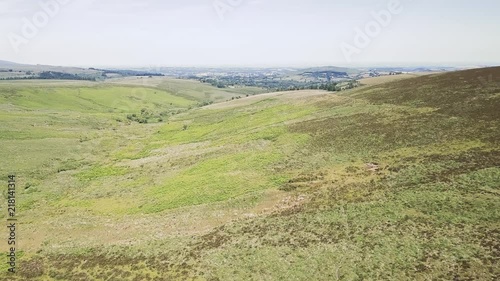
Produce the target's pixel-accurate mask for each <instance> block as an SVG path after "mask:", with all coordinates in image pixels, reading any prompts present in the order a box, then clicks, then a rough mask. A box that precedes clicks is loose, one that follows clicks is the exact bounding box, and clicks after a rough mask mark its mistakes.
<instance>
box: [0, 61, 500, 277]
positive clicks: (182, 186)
mask: <svg viewBox="0 0 500 281" xmlns="http://www.w3.org/2000/svg"><path fill="white" fill-rule="evenodd" d="M156 79H158V81H154V80H156ZM137 83H139V84H137ZM193 83H195V82H192V81H187V82H186V81H180V80H176V81H172V80H167V81H165V80H164V79H160V78H152V80H147V84H144V83H143V82H138V81H128V82H124V81H122V82H119V81H115V82H114V83H107V84H92V83H90V84H89V83H82V84H80V85H78V84H67V83H66V84H61V85H59V86H58V85H57V83H55V84H43V83H42V84H40V85H38V86H37V84H34V83H31V84H29V85H28V84H16V83H0V108H2V111H1V113H0V121H1V122H0V145H1V147H2V149H1V150H0V175H1V179H0V185H1V186H5V189H4V190H6V187H7V175H8V174H9V173H14V174H16V175H17V177H18V178H17V185H18V203H17V204H18V219H19V224H20V227H19V230H18V231H19V234H18V235H19V237H20V238H19V246H18V258H19V261H18V267H19V268H18V273H17V274H16V275H7V273H6V271H7V266H8V265H7V264H6V263H4V262H2V263H0V264H1V266H0V280H497V279H499V278H500V270H499V268H500V264H499V262H500V142H499V140H500V128H499V125H500V115H499V112H500V111H499V110H498V109H499V108H500V68H490V69H481V70H468V71H463V72H454V73H445V74H436V75H430V76H422V77H415V78H408V79H403V80H397V81H389V82H386V83H373V84H371V85H372V86H364V87H360V88H358V89H355V90H350V91H346V92H342V94H339V95H336V94H332V93H327V92H322V91H296V92H280V93H270V94H264V95H258V96H253V94H255V93H258V91H257V90H256V89H247V92H234V91H236V90H238V91H244V89H231V90H229V89H226V90H224V91H221V90H219V89H215V88H205V87H210V86H207V85H202V84H196V85H195V84H193ZM199 87H202V88H199ZM228 91H229V92H228ZM231 91H233V92H231ZM207 93H208V94H207ZM247 94H249V95H250V96H249V97H246V95H247ZM235 95H242V96H244V98H242V99H239V100H236V101H232V102H227V103H219V104H214V105H211V106H207V107H203V108H199V107H198V106H197V104H198V103H199V102H200V101H202V100H203V99H205V98H206V99H210V100H213V101H223V100H227V99H231V97H233V96H235ZM143 109H146V111H143ZM144 112H149V113H151V116H155V117H154V119H153V118H151V120H150V122H148V123H147V124H145V123H143V124H141V123H139V122H135V121H131V120H130V119H129V118H127V116H128V115H131V114H136V115H137V116H141V114H144ZM161 113H163V114H161ZM156 115H158V116H156ZM160 117H161V118H162V119H163V120H162V121H159V120H156V119H159V118H160ZM4 196H5V192H4ZM4 201H5V200H4ZM2 206H6V203H5V202H4V203H3V205H2ZM2 210H4V209H2ZM0 219H2V220H5V219H6V212H5V211H2V213H1V214H0ZM4 231H5V232H6V230H4ZM6 235H7V233H5V234H4V235H3V236H4V237H6ZM2 251H3V252H4V253H2V256H6V251H7V245H6V243H3V244H2ZM2 278H3V279H2Z"/></svg>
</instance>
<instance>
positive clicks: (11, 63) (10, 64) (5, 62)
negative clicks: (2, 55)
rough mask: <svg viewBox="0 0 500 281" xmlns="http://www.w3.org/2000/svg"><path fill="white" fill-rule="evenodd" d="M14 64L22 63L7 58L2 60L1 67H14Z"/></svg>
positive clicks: (0, 61)
mask: <svg viewBox="0 0 500 281" xmlns="http://www.w3.org/2000/svg"><path fill="white" fill-rule="evenodd" d="M12 66H21V64H19V63H15V62H11V61H6V60H0V67H12Z"/></svg>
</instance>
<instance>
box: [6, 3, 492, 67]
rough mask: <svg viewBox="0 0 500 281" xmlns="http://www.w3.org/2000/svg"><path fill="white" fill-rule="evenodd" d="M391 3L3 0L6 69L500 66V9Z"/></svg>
mask: <svg viewBox="0 0 500 281" xmlns="http://www.w3.org/2000/svg"><path fill="white" fill-rule="evenodd" d="M57 1H59V2H61V3H63V2H68V3H66V4H59V2H57ZM392 1H395V0H342V1H341V0H178V1H171V0H0V60H10V61H16V62H21V63H30V64H52V65H78V66H141V65H142V66H160V65H162V66H208V65H210V66H239V65H242V66H244V65H246V66H273V65H275V66H306V65H311V66H312V65H338V66H347V65H373V64H387V65H398V64H399V65H402V64H478V63H483V64H498V63H499V62H500V36H499V34H500V32H499V30H500V16H499V11H500V1H498V0H477V1H472V0H420V1H419V0H413V1H412V0H400V1H399V2H400V6H401V7H399V8H398V9H396V10H397V13H394V9H393V10H389V9H388V5H389V3H390V2H392ZM40 3H49V4H51V5H48V6H47V7H48V8H47V7H46V8H43V7H42V5H41V4H40ZM54 3H57V4H56V5H54ZM216 7H217V8H216ZM380 11H386V12H384V15H387V14H391V20H390V21H389V20H387V19H388V18H387V17H385V18H383V19H384V21H380V22H381V23H382V24H380V23H376V24H374V23H375V22H374V16H373V15H372V12H380ZM382 25H385V26H382ZM377 26H378V27H377ZM367 27H368V28H369V30H371V31H372V35H373V36H368V35H366V36H368V38H369V42H368V43H366V42H367V41H366V40H365V41H363V40H361V41H362V43H363V44H359V42H357V43H356V41H355V37H356V35H357V28H358V29H359V30H366V28H367ZM370 28H371V29H370ZM377 28H378V29H377ZM357 36H358V37H360V35H359V34H358V35H357ZM357 39H359V38H357ZM365 39H366V38H365ZM358 41H360V40H358ZM346 46H348V47H346ZM346 48H347V49H346ZM343 50H344V51H343ZM346 50H348V51H346ZM346 54H348V55H346Z"/></svg>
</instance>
